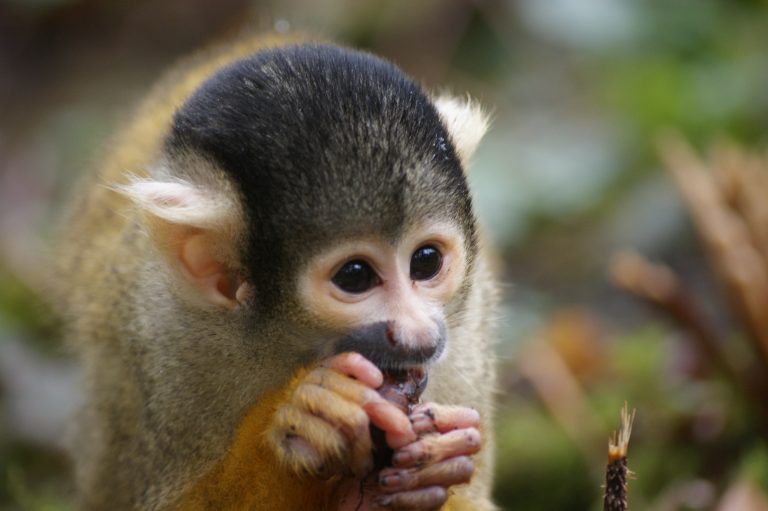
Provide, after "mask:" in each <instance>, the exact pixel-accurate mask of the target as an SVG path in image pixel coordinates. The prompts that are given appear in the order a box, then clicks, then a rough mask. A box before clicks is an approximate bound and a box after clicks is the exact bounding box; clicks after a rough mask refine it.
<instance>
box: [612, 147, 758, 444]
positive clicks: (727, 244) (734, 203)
mask: <svg viewBox="0 0 768 511" xmlns="http://www.w3.org/2000/svg"><path fill="white" fill-rule="evenodd" d="M660 151H661V155H662V159H663V160H664V162H665V163H666V166H667V167H668V169H669V171H670V174H671V175H672V177H673V180H674V183H675V186H676V188H677V189H678V191H679V193H680V195H681V197H682V199H683V201H684V202H685V204H686V206H687V209H688V211H689V213H690V215H691V217H692V218H693V222H694V225H695V227H696V231H697V232H698V234H699V237H700V239H701V241H702V244H703V247H704V249H705V251H706V254H707V256H708V260H709V263H710V266H711V267H712V268H713V270H714V272H715V274H716V275H717V277H718V278H719V280H720V281H721V282H722V284H723V286H724V288H725V290H726V299H727V303H728V305H729V306H730V309H731V310H732V311H733V313H734V315H735V318H736V320H737V321H738V324H739V327H740V329H741V330H743V332H744V333H745V334H746V338H747V340H748V341H749V342H750V344H751V348H752V351H753V353H754V357H753V360H754V361H755V362H756V363H757V364H758V365H759V367H757V368H755V369H757V370H756V371H745V370H744V368H743V367H740V365H743V364H736V363H734V360H731V358H732V357H729V355H731V353H728V352H726V350H724V349H723V346H724V345H723V343H722V342H720V339H719V337H720V334H719V333H718V332H716V331H715V329H714V328H712V326H711V322H710V321H707V318H706V317H705V316H704V315H703V314H702V313H701V311H700V310H699V308H698V307H697V306H696V303H695V300H694V297H693V296H692V294H691V293H690V292H688V291H687V289H686V288H685V286H684V285H683V283H682V282H681V281H680V279H679V278H678V277H677V275H676V274H675V273H674V272H673V271H672V270H671V269H669V268H667V267H663V266H660V265H655V264H651V263H650V262H648V261H647V260H645V259H644V258H643V257H642V256H640V255H639V254H635V253H622V254H619V255H617V256H616V257H614V260H613V262H612V264H611V273H612V276H613V280H614V281H615V282H616V283H617V284H618V285H619V286H621V287H623V288H625V289H626V290H628V291H629V292H631V293H633V294H635V295H637V296H639V297H641V298H643V299H645V300H647V301H649V302H650V303H651V304H653V305H654V306H656V307H658V308H659V309H661V310H662V312H663V313H665V314H666V315H668V316H669V317H670V318H672V319H673V320H674V321H675V322H676V323H677V324H678V325H680V326H681V327H682V328H683V329H684V330H685V331H686V332H687V333H688V334H689V336H690V338H691V340H692V341H693V342H695V343H696V345H697V347H698V348H699V351H700V352H701V354H702V355H703V356H704V357H706V358H707V359H708V360H709V362H710V363H711V364H712V365H713V366H715V367H717V368H718V369H720V370H721V372H722V373H723V374H724V376H725V377H726V379H727V380H728V381H729V383H731V384H732V385H733V386H734V387H735V388H736V390H737V391H738V392H739V394H741V395H744V396H746V397H747V399H749V400H751V404H752V405H753V407H754V409H755V410H756V411H757V412H758V413H759V414H761V418H762V420H763V424H764V431H765V432H766V434H768V401H766V400H765V398H764V396H765V395H766V394H768V378H766V377H765V375H766V374H768V313H767V312H768V200H765V197H766V196H768V155H753V154H749V153H747V152H745V151H743V150H742V149H740V148H738V147H737V146H735V145H733V144H728V143H724V142H721V143H718V144H715V145H714V147H713V150H712V156H711V158H710V159H709V160H708V161H704V160H702V159H700V158H699V157H698V156H697V155H696V153H695V152H694V150H693V149H692V148H691V146H690V145H689V144H688V143H686V142H685V141H684V140H682V138H680V137H679V136H674V135H667V136H666V137H665V138H663V139H662V140H661V143H660Z"/></svg>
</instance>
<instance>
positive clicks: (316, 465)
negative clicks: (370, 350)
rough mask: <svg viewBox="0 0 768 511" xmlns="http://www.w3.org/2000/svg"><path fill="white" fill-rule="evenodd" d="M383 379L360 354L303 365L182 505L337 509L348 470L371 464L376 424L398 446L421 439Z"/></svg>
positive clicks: (246, 422)
mask: <svg viewBox="0 0 768 511" xmlns="http://www.w3.org/2000/svg"><path fill="white" fill-rule="evenodd" d="M381 381H382V377H381V373H380V372H379V371H378V369H376V368H375V366H373V364H371V363H370V362H368V361H367V360H365V359H364V358H363V357H362V356H360V355H358V354H354V353H345V354H341V355H337V356H335V357H332V358H330V359H328V360H326V361H325V362H324V363H323V365H320V366H318V367H315V368H312V369H310V370H306V369H302V370H299V371H298V372H297V373H296V375H295V376H294V377H293V379H292V380H291V382H290V383H289V384H288V385H287V386H286V387H284V388H283V389H280V390H276V391H273V392H271V393H268V394H267V395H265V396H264V397H263V398H262V399H260V400H259V402H258V403H257V404H256V405H254V406H253V407H252V408H251V409H250V410H249V412H248V413H247V415H246V416H245V418H244V419H243V420H242V422H241V423H240V426H239V427H238V429H237V432H236V434H235V437H234V440H233V442H232V444H231V447H230V449H229V451H228V453H227V455H226V456H225V457H224V459H222V460H221V461H220V462H219V463H218V464H217V465H216V466H215V467H214V468H213V469H212V470H210V471H209V472H208V474H206V475H205V476H204V477H203V478H202V480H200V481H199V482H198V483H197V484H196V485H195V486H194V487H193V488H192V490H191V491H189V492H188V494H187V495H186V496H185V497H184V498H183V499H182V500H181V502H180V503H179V505H178V506H177V508H178V509H185V510H186V509H191V510H197V509H284V510H294V509H295V510H301V509H331V507H330V506H332V504H330V502H332V500H334V497H333V494H334V491H335V489H336V487H337V486H338V484H339V481H340V480H341V474H350V475H351V473H353V472H356V473H358V474H364V473H367V472H369V471H370V470H371V466H372V465H371V459H370V458H371V441H370V435H369V433H368V424H369V422H370V423H373V424H376V426H378V427H379V428H381V429H382V430H384V431H385V432H387V436H388V440H389V441H390V442H392V443H393V444H394V445H405V444H406V443H408V442H409V441H413V440H414V439H415V438H416V437H415V434H414V433H413V431H412V429H411V426H410V422H409V420H408V418H407V417H406V416H405V414H403V413H402V412H401V411H400V410H398V409H397V408H396V407H394V406H393V405H391V404H390V403H388V402H386V401H385V400H384V399H383V398H381V396H379V394H378V393H377V392H376V391H375V390H373V389H374V388H375V387H377V386H378V385H380V384H381Z"/></svg>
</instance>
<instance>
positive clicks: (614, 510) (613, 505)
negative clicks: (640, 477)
mask: <svg viewBox="0 0 768 511" xmlns="http://www.w3.org/2000/svg"><path fill="white" fill-rule="evenodd" d="M634 421H635V410H632V414H631V415H630V413H629V410H628V409H627V403H624V407H623V408H622V409H621V428H619V430H618V432H614V434H613V436H612V437H611V438H610V439H609V440H608V465H607V466H606V467H605V495H604V497H603V511H626V509H627V507H628V504H627V479H628V478H630V477H631V476H632V472H631V471H630V470H629V468H628V466H627V449H628V448H629V436H630V435H631V434H632V423H633V422H634Z"/></svg>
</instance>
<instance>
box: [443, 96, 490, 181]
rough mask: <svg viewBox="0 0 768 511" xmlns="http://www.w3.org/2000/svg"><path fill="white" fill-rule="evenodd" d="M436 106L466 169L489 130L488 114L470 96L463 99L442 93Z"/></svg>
mask: <svg viewBox="0 0 768 511" xmlns="http://www.w3.org/2000/svg"><path fill="white" fill-rule="evenodd" d="M435 107H436V108H437V111H438V113H439V114H440V118H441V119H442V121H443V124H444V125H445V128H446V129H447V130H448V133H449V135H450V136H451V141H452V142H453V145H454V147H455V148H456V152H457V153H458V156H459V159H460V160H461V164H462V165H463V166H464V168H465V169H466V168H467V166H468V165H469V159H470V158H471V157H472V154H473V153H474V152H475V149H477V146H478V145H479V144H480V140H481V139H482V138H483V135H485V132H486V131H487V130H488V126H489V124H490V121H489V119H488V116H487V115H486V113H485V112H483V110H482V108H480V105H478V104H477V103H474V102H472V100H470V99H469V97H467V98H466V99H462V98H457V97H453V96H448V95H441V96H439V97H438V98H437V99H436V100H435Z"/></svg>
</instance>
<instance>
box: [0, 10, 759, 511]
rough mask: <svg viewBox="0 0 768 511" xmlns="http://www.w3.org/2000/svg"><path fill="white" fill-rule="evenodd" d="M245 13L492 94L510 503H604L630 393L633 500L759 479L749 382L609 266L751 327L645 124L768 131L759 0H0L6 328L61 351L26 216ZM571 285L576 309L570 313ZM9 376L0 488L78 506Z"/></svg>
mask: <svg viewBox="0 0 768 511" xmlns="http://www.w3.org/2000/svg"><path fill="white" fill-rule="evenodd" d="M243 20H248V23H249V24H250V25H251V26H255V27H256V28H257V29H258V28H262V29H268V28H270V27H272V26H273V25H274V24H275V21H278V20H287V21H289V22H290V25H291V26H292V27H293V28H295V29H299V30H306V31H309V32H311V33H321V34H325V35H327V36H328V37H330V38H333V39H336V40H339V41H341V42H347V43H349V44H353V45H355V46H360V47H364V48H368V49H371V50H372V51H374V52H376V53H379V54H381V55H384V56H386V57H388V58H390V59H392V60H393V61H395V62H397V63H398V64H399V65H400V66H402V67H403V68H404V69H405V70H406V71H407V72H409V73H410V74H412V75H414V76H415V77H417V78H418V79H419V80H422V81H423V82H424V83H425V84H426V85H427V86H428V87H430V88H440V87H447V88H449V89H450V90H452V91H455V92H456V93H463V92H464V91H468V92H469V93H470V94H471V95H472V96H473V97H476V98H478V99H479V100H480V101H481V103H482V104H484V105H486V106H487V107H488V108H489V109H491V111H492V112H493V116H494V128H493V130H492V131H491V132H490V133H489V135H488V137H487V139H486V140H485V141H484V143H483V145H482V147H481V149H480V151H479V152H478V154H477V155H476V158H475V162H474V165H473V169H472V172H471V175H470V179H471V181H472V185H473V188H474V191H475V195H476V198H477V200H476V204H477V208H478V211H479V215H480V216H481V219H482V220H483V222H484V223H485V224H486V225H487V226H488V227H489V229H490V231H491V234H492V237H493V239H494V240H495V242H496V244H497V246H498V247H499V251H500V253H501V255H502V264H501V271H502V273H503V279H504V281H507V282H511V283H512V285H510V286H508V287H506V288H505V292H506V295H507V296H506V298H507V300H506V301H505V305H504V310H503V318H502V323H501V332H502V342H501V344H500V346H499V352H500V354H501V355H502V358H503V361H502V367H501V371H500V373H501V389H500V395H499V400H500V404H499V414H498V439H497V444H498V445H497V452H498V478H497V485H496V490H495V493H496V495H497V497H498V500H499V503H500V504H501V505H502V506H503V508H504V509H517V510H528V509H530V510H540V509H558V510H563V511H568V510H574V511H583V510H585V509H599V505H600V501H601V488H600V485H601V484H602V477H603V468H604V467H603V464H604V463H605V459H604V458H605V446H606V443H607V438H608V435H609V433H610V432H611V431H612V430H614V429H615V428H616V427H618V411H619V409H620V407H621V405H622V404H623V403H624V401H628V402H629V405H630V408H636V409H637V422H636V424H635V430H634V436H633V438H632V440H631V442H630V447H629V465H630V468H631V469H632V470H633V471H634V472H635V473H636V478H635V479H634V480H633V481H631V482H630V504H631V507H632V508H633V509H645V510H658V511H667V510H678V509H679V510H719V509H722V508H719V507H718V506H719V505H722V504H718V503H721V502H723V499H724V498H725V497H724V495H727V494H729V493H731V494H733V493H734V492H735V493H738V491H741V490H740V489H743V488H744V486H743V485H741V486H740V485H739V484H737V483H740V482H744V481H752V482H753V483H754V484H755V485H756V486H757V488H758V492H759V491H762V492H763V493H765V492H768V446H767V445H766V440H767V437H768V434H766V430H765V428H764V426H763V425H761V423H760V422H759V419H758V418H757V416H756V411H755V410H754V409H753V408H752V407H751V405H750V403H749V402H748V401H747V400H745V399H744V397H743V396H742V395H740V394H739V392H738V391H736V390H734V388H733V387H732V386H730V385H729V384H728V382H727V381H725V379H723V378H722V377H721V376H720V373H718V372H717V371H716V370H714V369H713V367H712V365H711V364H709V363H707V362H706V360H705V359H704V357H702V355H701V353H700V352H699V351H697V348H696V346H695V345H694V344H693V343H691V342H690V339H688V338H686V337H685V336H683V335H680V333H679V332H677V331H676V330H675V329H673V328H670V327H669V326H668V325H667V324H666V323H663V322H660V321H659V320H658V319H657V318H656V317H655V316H653V315H652V314H650V313H649V311H648V309H646V308H645V307H644V306H641V305H639V303H638V302H636V301H634V300H632V299H630V298H628V297H627V296H625V295H624V294H623V293H621V292H619V291H618V290H616V289H614V288H613V287H612V286H611V285H610V284H609V283H608V281H607V278H606V268H607V262H608V257H609V255H610V254H611V252H612V251H613V250H614V249H616V248H618V247H625V246H629V247H635V248H637V249H639V250H641V251H643V252H644V253H646V254H648V255H650V256H651V257H652V258H653V259H655V260H660V261H664V262H666V263H669V264H670V265H671V266H673V267H675V269H676V270H677V271H678V273H679V274H680V275H681V277H682V278H684V279H685V280H686V281H688V282H689V283H690V286H691V289H692V291H693V293H694V294H695V295H696V297H697V299H698V300H699V302H700V304H701V306H702V307H703V309H704V310H706V311H707V312H709V313H711V315H712V317H713V318H714V324H715V326H716V327H717V328H718V332H728V333H727V334H719V337H720V340H721V341H722V346H723V347H724V349H727V350H729V351H731V352H733V351H738V350H740V349H743V348H740V347H739V346H741V345H743V342H741V340H740V339H742V337H743V336H744V335H745V333H744V332H743V331H740V330H739V328H738V323H737V322H735V321H734V318H733V317H731V315H730V314H729V313H728V309H727V306H726V300H725V299H724V298H723V297H722V290H721V289H720V288H719V287H718V284H717V283H715V282H714V280H713V278H712V277H711V272H710V270H709V269H708V268H707V265H706V258H705V256H704V254H703V252H702V250H701V247H700V245H699V244H698V242H697V241H696V237H695V235H694V234H693V233H692V229H691V225H690V222H689V220H688V219H687V213H686V212H685V211H684V209H683V206H682V205H681V203H680V201H679V198H678V197H677V195H676V192H675V191H674V190H673V187H672V185H671V182H670V180H669V179H668V178H667V176H666V175H665V174H663V173H662V172H661V171H660V167H661V164H660V162H659V158H658V155H657V145H656V143H657V137H658V136H659V133H660V132H661V131H662V130H664V129H667V128H675V129H677V130H678V131H680V132H681V133H683V134H684V136H685V137H687V138H688V139H690V140H691V141H692V142H693V144H694V145H695V146H696V147H698V148H700V149H704V148H706V147H708V146H709V145H710V143H711V142H712V141H713V140H716V139H717V138H718V137H720V136H723V135H724V136H726V137H730V138H732V139H734V140H737V141H740V142H741V143H743V144H747V145H748V146H749V147H752V148H754V149H755V150H758V151H762V150H764V146H765V144H766V141H767V140H768V138H767V137H766V133H768V131H767V130H766V126H767V125H768V96H767V95H766V94H765V89H766V84H767V83H768V59H766V58H765V48H767V47H768V30H766V27H768V3H767V2H765V1H763V0H740V1H730V0H672V1H664V0H548V1H546V2H543V1H541V0H482V1H474V2H472V1H468V0H424V1H423V2H416V3H414V2H407V1H405V0H395V1H390V2H378V1H374V0H362V1H355V2H351V1H345V0H322V1H317V2H314V1H313V2H310V1H309V0H288V1H282V2H277V1H258V0H251V1H247V0H226V1H222V2H207V1H205V0H193V1H188V0H162V1H150V0H138V1H135V2H129V3H125V2H114V1H106V2H105V1H97V0H13V1H9V0H6V1H5V2H3V1H0V105H2V111H3V115H2V116H0V261H2V267H0V348H3V345H4V343H5V344H6V345H7V344H10V343H12V342H19V340H21V341H22V342H23V343H24V344H26V345H31V346H33V347H34V349H35V350H36V353H39V354H42V355H41V356H45V357H49V356H50V355H51V354H54V353H57V352H58V351H59V349H58V348H57V346H58V345H57V340H56V335H55V332H56V324H55V321H53V320H48V319H45V318H46V317H47V316H48V314H47V313H46V312H45V310H46V308H45V306H44V305H43V300H44V299H45V291H44V289H45V279H46V278H55V276H48V275H46V274H45V271H43V270H40V269H41V268H43V269H44V268H45V262H44V261H45V259H44V257H45V249H44V248H41V247H44V246H45V244H41V243H39V238H40V237H43V238H48V237H50V236H51V232H52V231H54V229H55V223H56V221H57V218H58V217H59V215H60V211H61V207H60V201H61V198H62V197H63V196H65V195H66V190H68V189H71V187H72V183H73V182H76V180H77V176H79V175H81V174H82V172H83V171H84V170H85V169H87V168H88V167H89V166H90V165H91V164H92V162H93V161H94V160H96V159H97V157H98V154H99V149H98V148H99V146H101V145H102V144H103V143H104V141H105V140H108V134H109V132H110V131H111V130H112V129H113V127H114V126H116V125H117V124H119V122H120V120H121V119H122V118H124V117H125V116H126V115H127V114H128V112H130V106H131V105H132V104H133V103H134V102H135V101H136V100H137V99H138V98H139V97H141V95H142V94H143V92H144V91H145V90H147V88H148V87H149V86H150V85H151V83H152V81H153V80H154V79H155V77H156V76H157V75H158V74H159V73H161V72H162V70H163V69H164V68H166V67H167V66H168V65H170V63H171V62H173V61H174V60H176V59H177V58H179V57H180V56H182V55H184V54H186V53H188V52H190V51H193V50H194V49H195V48H198V47H202V46H204V45H205V44H207V43H209V42H210V41H212V40H215V39H217V38H221V37H225V36H228V35H231V34H234V33H237V32H238V31H239V30H240V29H241V28H242V26H243ZM574 306H576V307H578V309H579V310H580V311H582V312H580V313H579V315H578V317H579V318H581V319H576V320H574V319H573V317H574V316H573V315H572V314H571V313H570V312H569V313H567V314H566V315H565V317H567V318H571V319H570V320H568V319H566V320H564V319H563V317H564V316H563V311H564V310H565V311H572V310H573V307H574ZM734 325H736V326H734ZM540 344H546V345H547V346H549V347H550V348H551V350H552V351H551V353H552V355H551V356H553V357H555V358H556V359H557V360H560V362H561V363H562V364H563V368H564V369H563V370H562V371H561V373H558V374H560V376H556V375H554V374H545V375H541V376H540V377H541V378H550V379H551V380H552V381H554V382H555V385H562V386H563V388H570V389H571V390H572V391H573V392H575V393H576V394H575V395H576V396H577V397H578V400H579V401H578V406H579V407H581V408H579V409H580V410H582V412H583V413H584V414H585V415H579V414H573V415H571V416H569V415H568V414H569V413H573V407H572V405H573V403H568V402H560V403H559V402H558V401H557V398H554V399H553V400H550V401H547V400H545V399H542V395H541V393H540V390H539V387H537V384H536V383H537V382H536V381H535V379H536V377H533V378H532V377H531V376H530V375H529V374H527V373H526V371H525V368H524V367H521V364H522V363H523V362H521V361H528V362H535V359H534V358H531V357H537V356H540V355H541V354H540V353H539V355H536V353H535V352H534V354H533V355H532V354H531V351H530V348H531V346H536V345H540ZM3 353H5V352H3V351H0V356H4V355H3ZM546 353H549V352H546ZM744 355H745V354H744V353H740V356H741V357H742V358H744ZM547 356H550V355H547ZM550 362H551V360H550ZM1 367H2V365H0V368H1ZM0 372H1V371H0ZM2 376H3V375H2V374H0V508H2V509H25V510H26V509H29V510H48V509H68V507H69V506H70V494H71V482H70V479H69V477H68V465H67V463H66V462H65V461H64V460H63V458H62V455H61V454H60V452H59V451H58V450H57V449H54V448H50V447H48V446H47V445H45V444H44V443H40V442H39V441H38V440H30V439H29V438H25V432H24V431H19V430H18V428H16V429H14V427H13V424H14V421H13V420H11V419H13V417H11V416H10V415H11V414H12V413H14V412H13V408H12V407H11V406H10V405H9V403H13V402H15V399H16V397H17V396H15V394H14V392H15V390H14V388H13V386H12V385H8V384H7V383H8V382H5V384H4V383H3V382H4V380H3V379H2ZM557 378H560V380H557ZM550 383H551V382H550ZM6 405H7V406H6ZM558 407H560V408H558ZM568 417H573V420H570V421H569V420H567V418H568ZM734 488H736V490H734ZM760 488H762V490H759V489H760ZM737 490H738V491H737ZM757 498H761V497H760V495H759V493H758V497H757ZM729 502H730V501H729Z"/></svg>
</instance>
